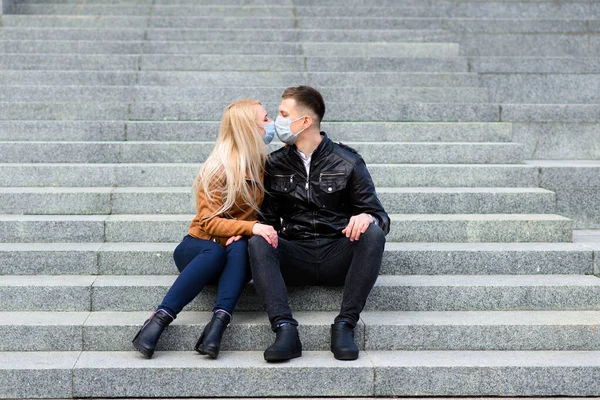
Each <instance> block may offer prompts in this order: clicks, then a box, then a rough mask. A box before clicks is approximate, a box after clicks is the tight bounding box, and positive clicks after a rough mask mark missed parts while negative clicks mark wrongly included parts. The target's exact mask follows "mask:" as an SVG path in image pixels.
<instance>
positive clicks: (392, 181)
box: [0, 163, 595, 187]
mask: <svg viewBox="0 0 600 400" xmlns="http://www.w3.org/2000/svg"><path fill="white" fill-rule="evenodd" d="M200 167H201V165H200V164H174V163H173V164H43V163H35V164H24V163H22V164H0V187H43V186H49V187H57V186H68V187H99V186H120V187H122V186H129V187H131V186H136V187H148V186H155V187H168V186H190V185H191V183H192V182H193V181H194V179H195V178H196V176H197V175H198V171H199V168H200ZM367 167H368V168H369V172H370V174H371V177H372V178H373V182H374V183H375V186H376V187H538V184H539V182H538V180H539V175H540V171H539V168H538V167H537V166H535V165H520V164H368V165H367ZM594 171H595V170H594Z"/></svg>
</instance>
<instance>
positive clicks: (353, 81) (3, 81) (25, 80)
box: [0, 70, 479, 89]
mask: <svg viewBox="0 0 600 400" xmlns="http://www.w3.org/2000/svg"><path fill="white" fill-rule="evenodd" d="M297 83H304V84H307V85H312V86H316V87H319V88H321V89H323V88H324V87H327V86H335V87H352V88H359V87H366V88H372V87H376V86H377V87H454V86H459V87H463V86H479V80H478V77H477V76H476V75H475V74H470V73H464V72H462V73H443V72H440V73H419V72H416V73H410V72H407V73H402V72H386V73H370V72H354V73H352V72H348V73H345V74H343V75H340V74H338V73H335V72H313V73H302V72H289V73H288V72H271V73H264V72H211V71H204V72H185V71H179V72H175V71H164V72H145V71H144V72H139V73H138V72H126V71H117V72H102V71H100V72H97V71H87V72H86V71H31V70H30V71H18V70H5V71H2V74H0V85H15V84H22V85H34V86H37V85H56V86H64V85H77V86H103V85H104V86H108V85H113V86H126V85H130V86H134V85H138V84H139V85H142V86H179V87H182V86H183V87H195V86H198V87H214V86H231V87H238V88H239V87H257V86H260V87H287V86H289V85H291V84H297ZM134 87H135V86H134Z"/></svg>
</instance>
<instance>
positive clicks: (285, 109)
mask: <svg viewBox="0 0 600 400" xmlns="http://www.w3.org/2000/svg"><path fill="white" fill-rule="evenodd" d="M279 115H281V116H282V117H283V118H287V119H289V120H290V121H294V122H292V124H291V125H290V131H292V133H297V132H300V131H301V130H302V129H306V127H307V126H308V125H309V124H308V121H307V120H308V118H302V117H304V116H306V115H303V114H300V113H299V112H298V109H297V108H296V100H294V99H292V98H291V97H288V98H287V99H283V100H282V101H281V104H280V105H279ZM296 120H297V121H296Z"/></svg>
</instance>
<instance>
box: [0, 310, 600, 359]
mask: <svg viewBox="0 0 600 400" xmlns="http://www.w3.org/2000/svg"><path fill="white" fill-rule="evenodd" d="M146 317H147V316H146ZM146 317H141V319H140V320H139V321H134V320H131V321H128V323H126V324H122V325H113V324H110V325H108V324H107V325H85V326H83V325H69V326H29V325H4V326H2V327H0V332H1V333H2V337H3V341H2V344H1V345H0V351H78V350H79V351H131V350H132V349H133V347H132V345H131V340H132V338H133V337H134V336H135V334H136V333H137V331H138V330H139V328H140V326H141V325H142V323H143V322H144V319H145V318H146ZM332 319H333V317H332ZM209 320H210V316H209V315H208V314H206V315H203V316H202V318H201V319H198V320H197V321H195V322H193V323H189V324H185V325H181V324H174V325H171V326H170V327H169V329H167V330H166V331H165V333H164V334H163V335H162V336H161V339H160V341H159V343H158V346H157V351H192V350H193V349H194V346H195V344H196V342H197V340H198V338H199V337H200V334H201V333H202V330H203V329H204V326H205V324H206V323H208V321H209ZM263 320H264V321H257V323H256V324H245V325H231V326H230V327H229V329H227V330H226V331H225V334H224V336H223V341H222V342H221V350H222V351H263V350H264V349H266V348H267V347H269V346H270V345H271V344H272V341H273V333H272V331H271V329H270V326H269V325H268V323H267V322H266V320H267V317H266V315H264V316H263ZM136 322H137V324H138V325H139V326H138V325H136ZM300 323H301V325H300V336H301V340H302V348H303V350H305V351H329V348H330V327H329V325H305V324H303V323H302V321H300ZM360 328H361V329H358V328H357V329H355V340H356V343H357V346H358V348H359V349H360V350H367V351H368V350H380V351H383V350H385V351H390V350H392V351H394V350H395V351H399V350H402V351H416V350H441V351H447V350H474V351H475V350H509V351H510V350H512V351H515V350H535V351H538V350H553V351H564V350H571V351H573V350H577V351H590V350H599V349H600V340H599V339H598V335H597V334H596V333H595V326H594V325H568V326H533V327H531V326H511V325H497V326H485V325H476V326H453V325H449V326H430V325H409V326H402V327H399V326H386V325H374V326H367V327H363V326H361V327H360ZM363 329H365V330H366V332H365V333H363ZM365 335H366V337H368V338H369V339H368V340H367V342H366V343H365V337H364V336H365ZM82 338H83V340H82ZM428 338H435V339H428ZM457 338H460V339H458V340H457Z"/></svg>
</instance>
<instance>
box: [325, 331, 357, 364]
mask: <svg viewBox="0 0 600 400" xmlns="http://www.w3.org/2000/svg"><path fill="white" fill-rule="evenodd" d="M331 351H332V352H333V356H334V357H335V358H336V359H338V360H356V359H357V358H358V347H356V343H354V328H353V327H352V326H351V325H348V324H344V323H340V322H338V323H335V324H333V325H331Z"/></svg>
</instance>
